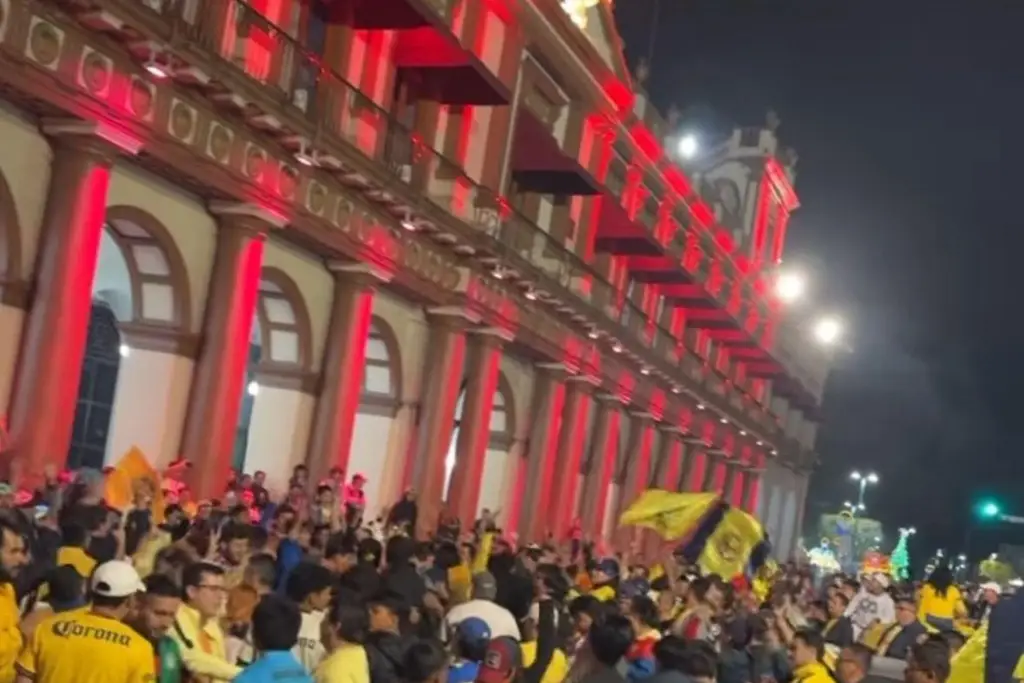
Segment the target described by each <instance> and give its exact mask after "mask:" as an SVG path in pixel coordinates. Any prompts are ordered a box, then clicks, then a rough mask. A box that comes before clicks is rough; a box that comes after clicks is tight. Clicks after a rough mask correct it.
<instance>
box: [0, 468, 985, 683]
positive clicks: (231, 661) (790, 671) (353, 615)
mask: <svg viewBox="0 0 1024 683" xmlns="http://www.w3.org/2000/svg"><path fill="white" fill-rule="evenodd" d="M185 467H186V465H185V464H183V463H176V464H175V465H174V466H173V467H172V468H170V470H169V471H168V473H167V475H166V478H165V480H164V482H163V483H162V484H161V486H160V488H161V490H160V491H157V490H154V488H155V487H154V486H152V485H147V482H146V481H145V480H138V481H136V482H135V484H136V485H135V486H134V487H133V501H132V503H131V504H130V505H128V506H127V507H126V508H125V509H122V510H117V509H113V508H111V507H110V506H108V504H107V501H105V499H104V495H105V482H104V475H103V474H102V473H99V472H95V471H88V470H85V471H81V472H79V473H77V475H76V476H75V477H74V478H73V479H72V478H71V477H69V476H63V475H54V476H48V477H47V480H46V482H45V483H44V484H43V485H42V486H41V487H39V489H38V490H35V491H33V492H31V493H26V492H24V491H23V492H15V491H12V490H11V489H10V488H9V487H7V486H6V485H0V683H10V682H12V681H17V682H18V683H28V682H29V681H37V682H38V683H65V682H71V681H74V682H76V683H77V682H80V683H135V682H142V681H158V682H159V683H179V682H182V681H188V682H196V683H214V682H218V681H238V682H240V683H256V682H261V681H275V682H277V683H287V682H289V681H295V682H299V681H312V680H315V681H317V682H318V683H469V682H472V681H479V682H480V683H513V682H514V683H563V682H570V683H624V682H625V681H628V682H629V683H636V682H637V681H641V680H648V679H649V680H650V682H651V683H710V682H713V681H718V682H720V683H789V682H791V681H792V682H799V683H828V682H830V681H839V682H840V683H859V682H860V681H862V680H864V679H865V677H866V676H867V675H868V672H869V670H870V668H871V661H872V658H873V657H878V656H882V657H891V658H897V659H902V660H906V661H907V662H908V664H907V666H906V670H905V674H904V675H905V678H906V680H907V681H909V682H911V683H942V682H944V681H946V679H947V678H948V676H949V671H950V659H951V656H952V654H953V653H955V651H956V650H957V649H958V648H959V647H960V645H962V643H963V636H962V635H960V632H959V631H957V629H956V628H954V623H953V621H954V619H957V620H959V619H962V618H963V617H965V616H966V615H964V614H962V611H963V610H962V608H961V607H960V605H961V604H962V603H963V601H962V599H961V596H960V595H959V593H956V592H955V591H956V590H957V589H956V587H955V586H953V585H952V582H951V580H950V579H949V577H948V575H947V574H942V573H941V572H939V573H937V574H936V575H934V576H933V579H932V580H930V581H929V582H928V583H927V585H926V586H925V587H924V588H923V589H921V590H917V591H915V590H912V589H911V590H904V591H902V592H901V591H897V590H895V589H894V587H893V586H891V585H889V583H890V582H889V580H888V577H886V576H883V575H871V576H862V577H859V578H856V577H849V576H836V577H828V578H827V579H825V580H824V581H821V580H819V581H815V579H814V577H812V575H811V572H810V570H809V568H807V567H802V566H798V565H796V564H792V563H791V564H787V565H784V566H782V567H780V568H778V569H777V571H776V572H775V573H774V574H771V575H769V574H768V573H767V572H762V574H760V575H759V576H758V577H756V578H755V577H745V576H735V577H721V576H716V575H713V574H712V575H707V574H702V573H701V571H700V568H699V567H698V566H695V565H692V564H689V563H687V562H686V561H685V559H684V558H683V557H682V556H681V555H680V554H678V553H676V552H674V551H673V549H672V548H671V546H668V545H666V546H665V553H664V554H663V556H659V557H647V558H644V560H643V561H642V560H641V559H640V557H639V556H637V555H632V554H631V553H629V552H624V553H618V554H616V553H612V552H606V553H604V554H602V553H600V552H598V550H599V549H601V548H600V546H597V547H595V545H594V544H592V543H588V542H586V540H585V539H579V538H569V539H565V542H564V543H561V542H559V541H558V539H546V540H545V542H544V543H542V544H526V545H520V544H517V542H516V539H515V538H514V536H512V535H511V534H505V533H503V531H502V529H501V528H499V526H498V523H497V521H496V519H495V517H494V515H492V514H491V513H490V512H488V511H484V512H483V514H482V516H481V518H480V519H479V520H477V521H476V523H475V524H474V525H473V526H472V528H471V529H462V528H460V526H459V524H458V522H457V521H454V520H453V521H449V522H446V523H441V524H439V525H438V528H437V529H436V531H435V533H434V535H433V536H432V537H430V538H416V537H415V536H414V535H413V530H414V529H416V523H417V519H416V516H417V506H416V501H415V496H414V494H413V492H411V491H410V492H407V493H406V495H405V496H404V498H403V499H402V500H400V501H398V502H396V503H395V504H394V505H392V506H391V507H390V509H389V510H388V511H387V513H386V514H384V515H382V516H380V517H379V518H377V519H373V520H367V519H364V518H363V516H364V511H365V509H366V497H365V493H364V492H363V484H364V483H365V482H364V480H363V479H362V478H361V477H360V476H359V475H356V476H354V477H352V479H351V480H350V481H349V482H348V483H345V481H344V476H343V474H342V473H341V472H340V471H334V472H332V473H331V476H330V477H329V478H328V479H326V480H324V481H321V482H318V483H316V484H315V485H311V482H310V481H309V477H308V473H307V472H306V470H305V469H304V468H303V467H297V468H296V469H295V472H294V475H293V477H292V479H291V482H290V485H289V488H288V490H287V491H286V492H283V494H282V495H280V496H276V495H273V494H272V493H271V492H270V491H268V489H267V488H266V482H265V478H264V476H263V474H262V473H259V472H257V473H254V474H253V475H252V476H248V475H244V476H235V477H232V481H231V482H230V484H229V485H228V487H227V489H226V490H225V492H224V495H223V496H222V498H221V499H219V500H210V501H194V500H192V498H191V495H190V493H189V490H188V488H187V486H185V485H184V483H182V482H183V480H184V478H185V476H184V469H185ZM635 545H636V546H637V547H640V546H645V547H650V544H649V543H647V544H640V543H637V544H635ZM937 571H938V570H937ZM819 578H820V577H819ZM759 581H760V582H761V583H762V584H763V583H764V582H765V581H768V582H769V583H770V590H769V591H768V592H767V593H765V592H764V591H762V590H758V589H757V588H756V586H757V584H758V582H759ZM904 588H906V587H904ZM997 589H998V586H996V587H995V588H993V587H992V586H988V587H986V588H985V590H983V591H982V595H983V596H984V597H983V598H982V599H981V600H980V602H979V606H978V609H979V612H978V613H977V614H976V615H974V616H975V618H976V619H984V618H985V616H986V610H987V609H988V608H989V607H990V606H991V604H993V603H994V601H995V600H997V599H998V590H997ZM829 646H831V647H829ZM829 653H831V655H830V654H829Z"/></svg>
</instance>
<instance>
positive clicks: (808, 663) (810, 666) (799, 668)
mask: <svg viewBox="0 0 1024 683" xmlns="http://www.w3.org/2000/svg"><path fill="white" fill-rule="evenodd" d="M824 654H825V640H824V638H822V636H821V634H820V633H818V632H817V631H813V630H811V629H803V628H802V629H800V630H798V631H797V632H796V633H794V634H793V638H792V640H790V641H789V662H790V664H792V665H793V679H792V682H793V683H835V679H833V678H832V674H831V673H830V672H829V670H828V667H826V666H825V665H824V664H822V662H821V658H822V656H823V655H824Z"/></svg>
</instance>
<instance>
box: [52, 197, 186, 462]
mask: <svg viewBox="0 0 1024 683" xmlns="http://www.w3.org/2000/svg"><path fill="white" fill-rule="evenodd" d="M92 299H93V306H92V312H91V315H90V320H89V330H88V333H87V341H86V349H85V355H84V358H83V363H82V374H81V379H80V382H79V387H78V402H77V406H76V410H75V423H74V428H73V430H72V440H71V446H70V450H69V453H68V464H69V466H72V467H96V468H99V467H102V466H103V465H105V464H108V463H109V462H111V461H112V460H113V459H115V458H117V457H119V456H120V455H121V453H111V452H109V451H110V447H111V435H112V433H113V431H114V430H115V429H119V427H118V425H119V424H120V425H122V426H123V425H124V424H126V423H125V422H124V420H127V421H128V422H136V421H138V420H139V419H140V413H139V412H138V411H139V410H142V407H141V406H139V405H136V404H137V401H135V400H127V403H128V404H132V405H127V404H125V403H122V405H120V406H119V405H118V401H119V399H118V395H119V390H118V387H119V384H120V382H122V381H124V379H125V372H127V370H126V369H125V363H126V362H129V360H128V359H131V361H130V363H131V365H129V366H128V367H129V368H130V371H131V373H132V374H133V375H136V376H135V377H133V378H132V383H133V384H135V385H141V386H145V385H146V383H147V377H146V374H147V371H148V370H150V369H151V368H149V367H147V361H145V360H141V359H137V358H132V346H131V344H130V343H129V341H128V340H127V338H126V336H125V330H128V329H130V330H132V331H133V332H134V333H136V334H137V335H139V337H140V338H142V337H145V336H146V335H147V334H148V335H151V334H152V333H154V332H159V333H164V332H169V331H177V330H181V329H186V328H187V325H188V319H189V302H188V280H187V276H186V274H185V268H184V262H183V261H182V258H181V254H180V253H179V252H178V250H177V247H176V245H175V244H174V241H173V239H172V238H171V237H170V235H169V234H168V233H167V231H166V229H165V228H164V227H163V226H162V225H161V224H160V223H159V221H157V220H156V219H155V218H153V217H152V216H151V215H149V214H148V213H146V212H145V211H142V210H141V209H138V208H136V207H131V206H115V207H110V208H108V209H107V215H106V223H105V225H104V229H103V233H102V234H101V236H100V249H99V254H98V257H97V261H96V272H95V275H94V278H93V286H92ZM136 361H138V362H136ZM151 398H153V399H154V400H157V398H156V397H154V396H151ZM161 398H163V397H161ZM162 408H163V406H160V405H153V404H149V405H147V406H145V411H146V413H147V415H146V417H147V418H148V419H159V417H158V416H160V415H162V414H163V412H164V411H163V410H162ZM122 410H124V411H127V413H126V414H125V415H124V416H123V420H122V422H120V423H118V422H117V420H118V417H117V416H118V414H120V413H121V411H122ZM121 446H125V444H121ZM149 455H155V454H149Z"/></svg>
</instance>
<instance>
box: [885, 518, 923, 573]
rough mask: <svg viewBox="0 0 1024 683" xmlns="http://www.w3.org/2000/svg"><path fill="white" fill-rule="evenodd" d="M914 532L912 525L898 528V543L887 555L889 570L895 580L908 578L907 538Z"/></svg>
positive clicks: (908, 555) (908, 556) (908, 554)
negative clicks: (888, 555) (890, 553)
mask: <svg viewBox="0 0 1024 683" xmlns="http://www.w3.org/2000/svg"><path fill="white" fill-rule="evenodd" d="M916 532H917V530H916V529H915V528H914V527H910V528H909V529H900V540H899V543H897V544H896V547H895V548H893V551H892V556H890V557H889V567H890V571H891V572H892V576H893V578H894V579H896V580H897V581H906V580H907V579H909V578H910V553H908V552H907V538H909V537H910V536H911V535H913V534H914V533H916Z"/></svg>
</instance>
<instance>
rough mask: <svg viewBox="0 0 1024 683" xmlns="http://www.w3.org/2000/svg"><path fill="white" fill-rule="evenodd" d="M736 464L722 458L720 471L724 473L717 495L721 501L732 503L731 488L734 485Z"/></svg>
mask: <svg viewBox="0 0 1024 683" xmlns="http://www.w3.org/2000/svg"><path fill="white" fill-rule="evenodd" d="M736 465H737V463H736V462H735V461H732V460H726V459H725V458H722V463H721V469H722V470H723V471H724V474H723V475H722V487H721V489H720V490H719V493H721V494H722V499H723V500H724V501H725V502H727V503H731V502H732V487H733V485H734V484H735V483H736V475H737V474H738V472H737V471H736Z"/></svg>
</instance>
